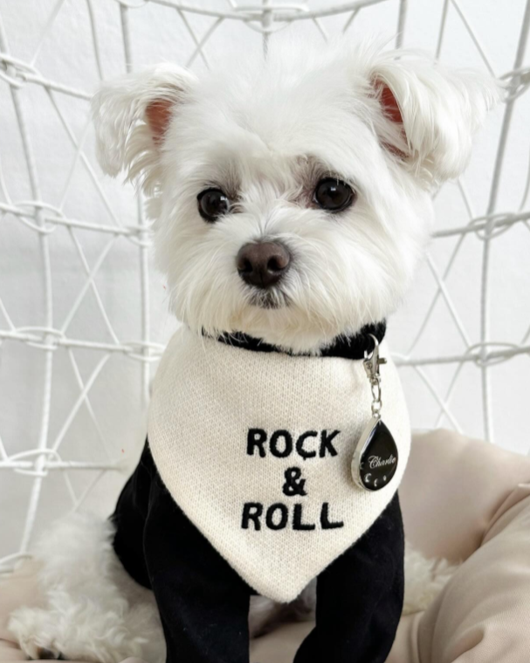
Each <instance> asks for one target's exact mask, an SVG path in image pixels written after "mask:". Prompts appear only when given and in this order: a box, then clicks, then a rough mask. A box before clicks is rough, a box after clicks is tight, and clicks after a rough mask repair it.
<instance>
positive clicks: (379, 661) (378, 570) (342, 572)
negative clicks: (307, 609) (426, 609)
mask: <svg viewBox="0 0 530 663" xmlns="http://www.w3.org/2000/svg"><path fill="white" fill-rule="evenodd" d="M403 560H404V535H403V522H402V518H401V510H400V507H399V499H398V496H397V494H396V496H395V497H394V498H393V500H392V501H391V502H390V504H389V505H388V506H387V508H386V509H385V511H384V512H383V513H382V514H381V515H380V516H379V518H378V519H377V520H376V521H375V523H374V524H373V525H372V527H371V528H370V529H369V530H368V531H367V532H366V533H365V534H364V535H363V536H362V537H361V538H360V539H359V541H357V543H355V545H353V546H352V547H351V548H349V549H348V550H347V551H346V552H345V553H344V554H343V555H341V556H340V557H339V558H337V559H336V560H335V561H334V562H333V563H332V564H331V565H330V566H328V568H327V569H325V570H324V571H323V572H322V573H321V574H320V575H319V577H318V579H317V608H316V622H317V625H316V627H315V628H314V629H313V631H311V633H310V634H309V635H308V636H307V638H306V639H305V640H304V642H303V643H302V645H301V646H300V649H299V650H298V653H297V655H296V657H295V663H384V661H386V659H387V657H388V654H389V652H390V649H391V647H392V643H393V642H394V638H395V635H396V630H397V627H398V623H399V619H400V616H401V610H402V607H403V591H404V573H403Z"/></svg>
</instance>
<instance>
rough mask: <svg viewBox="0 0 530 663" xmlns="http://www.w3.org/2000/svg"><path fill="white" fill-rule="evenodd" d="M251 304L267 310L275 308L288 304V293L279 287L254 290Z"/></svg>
mask: <svg viewBox="0 0 530 663" xmlns="http://www.w3.org/2000/svg"><path fill="white" fill-rule="evenodd" d="M250 304H251V305H252V306H257V307H258V308H262V309H266V310H274V309H279V308H283V307H284V306H288V304H289V299H288V297H287V295H286V294H285V293H284V292H282V291H281V290H279V289H278V288H270V289H268V290H254V291H253V292H252V296H251V298H250Z"/></svg>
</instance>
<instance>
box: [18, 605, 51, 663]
mask: <svg viewBox="0 0 530 663" xmlns="http://www.w3.org/2000/svg"><path fill="white" fill-rule="evenodd" d="M7 627H8V630H9V631H10V632H11V633H12V634H13V635H14V636H15V638H16V640H17V642H18V645H19V647H20V649H21V650H22V651H23V652H24V653H25V654H26V656H27V657H28V658H29V659H31V660H34V661H39V660H62V659H63V656H62V654H61V652H60V650H59V648H58V647H57V645H56V643H55V639H54V636H53V620H52V619H51V616H50V613H49V612H47V611H46V610H42V609H41V608H19V609H18V610H15V612H13V613H12V615H11V617H10V619H9V622H8V626H7Z"/></svg>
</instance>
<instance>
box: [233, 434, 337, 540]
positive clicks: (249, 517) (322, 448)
mask: <svg viewBox="0 0 530 663" xmlns="http://www.w3.org/2000/svg"><path fill="white" fill-rule="evenodd" d="M339 435H340V431H338V430H335V431H327V430H323V431H321V432H320V433H319V432H317V431H312V430H310V431H306V432H305V433H302V434H301V435H298V436H294V435H292V434H291V433H290V432H289V431H287V430H283V429H282V430H277V431H274V432H273V433H272V434H271V435H270V437H269V435H268V434H267V431H265V430H263V429H261V428H250V429H249V431H248V434H247V455H249V456H256V457H257V458H266V457H267V455H269V454H270V455H271V456H273V457H275V458H282V459H283V458H287V457H289V456H291V455H292V454H296V455H297V456H298V457H299V458H301V459H302V461H307V460H310V459H312V458H319V459H322V458H326V457H328V456H329V457H331V458H333V457H335V456H337V455H338V451H337V449H336V448H335V446H334V445H333V440H334V439H335V438H337V437H338V436H339ZM305 485H306V479H305V478H304V476H303V472H302V469H301V468H300V467H296V466H295V467H288V468H287V469H285V470H284V471H283V485H282V492H283V494H284V495H285V496H286V497H307V491H306V488H305ZM304 506H311V505H304V503H302V502H297V503H295V504H292V503H289V504H284V503H283V502H275V503H274V504H271V505H270V506H268V507H265V505H263V504H262V503H261V502H245V504H244V505H243V514H242V519H241V527H242V529H250V530H253V531H255V532H259V531H261V529H262V527H265V528H266V529H270V530H283V529H285V528H287V527H290V528H291V529H292V530H295V531H314V530H316V528H317V524H316V523H313V522H310V521H307V520H304V514H303V511H304ZM329 512H330V506H329V502H324V503H323V504H321V506H320V518H319V524H320V529H322V530H333V529H338V528H341V527H344V523H343V522H342V521H333V520H331V518H330V513H329ZM315 515H316V514H315Z"/></svg>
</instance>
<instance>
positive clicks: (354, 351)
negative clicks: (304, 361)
mask: <svg viewBox="0 0 530 663" xmlns="http://www.w3.org/2000/svg"><path fill="white" fill-rule="evenodd" d="M385 332H386V321H385V320H383V321H382V322H378V323H376V324H373V325H365V326H364V327H363V328H362V329H361V330H360V331H359V332H358V333H357V334H355V335H354V336H339V337H337V338H336V339H335V340H334V341H333V343H331V345H329V346H327V347H325V348H323V349H322V350H321V351H320V353H319V355H318V356H320V357H341V358H342V359H364V356H365V352H368V353H371V352H372V350H373V349H374V341H373V339H372V338H371V336H370V334H373V335H374V336H375V337H376V338H377V340H378V341H379V343H381V341H382V340H383V338H384V337H385ZM217 340H218V341H220V342H221V343H226V344H227V345H231V346H233V347H234V348H242V349H243V350H252V351H253V352H283V353H285V354H288V355H291V356H295V355H294V353H293V352H290V351H287V350H282V349H281V348H279V347H277V346H276V345H270V344H269V343H265V341H262V340H261V339H259V338H254V337H253V336H249V335H248V334H243V333H242V332H234V333H233V334H222V335H221V336H218V337H217ZM296 356H303V357H308V356H310V355H309V354H304V353H302V354H301V355H296Z"/></svg>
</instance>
